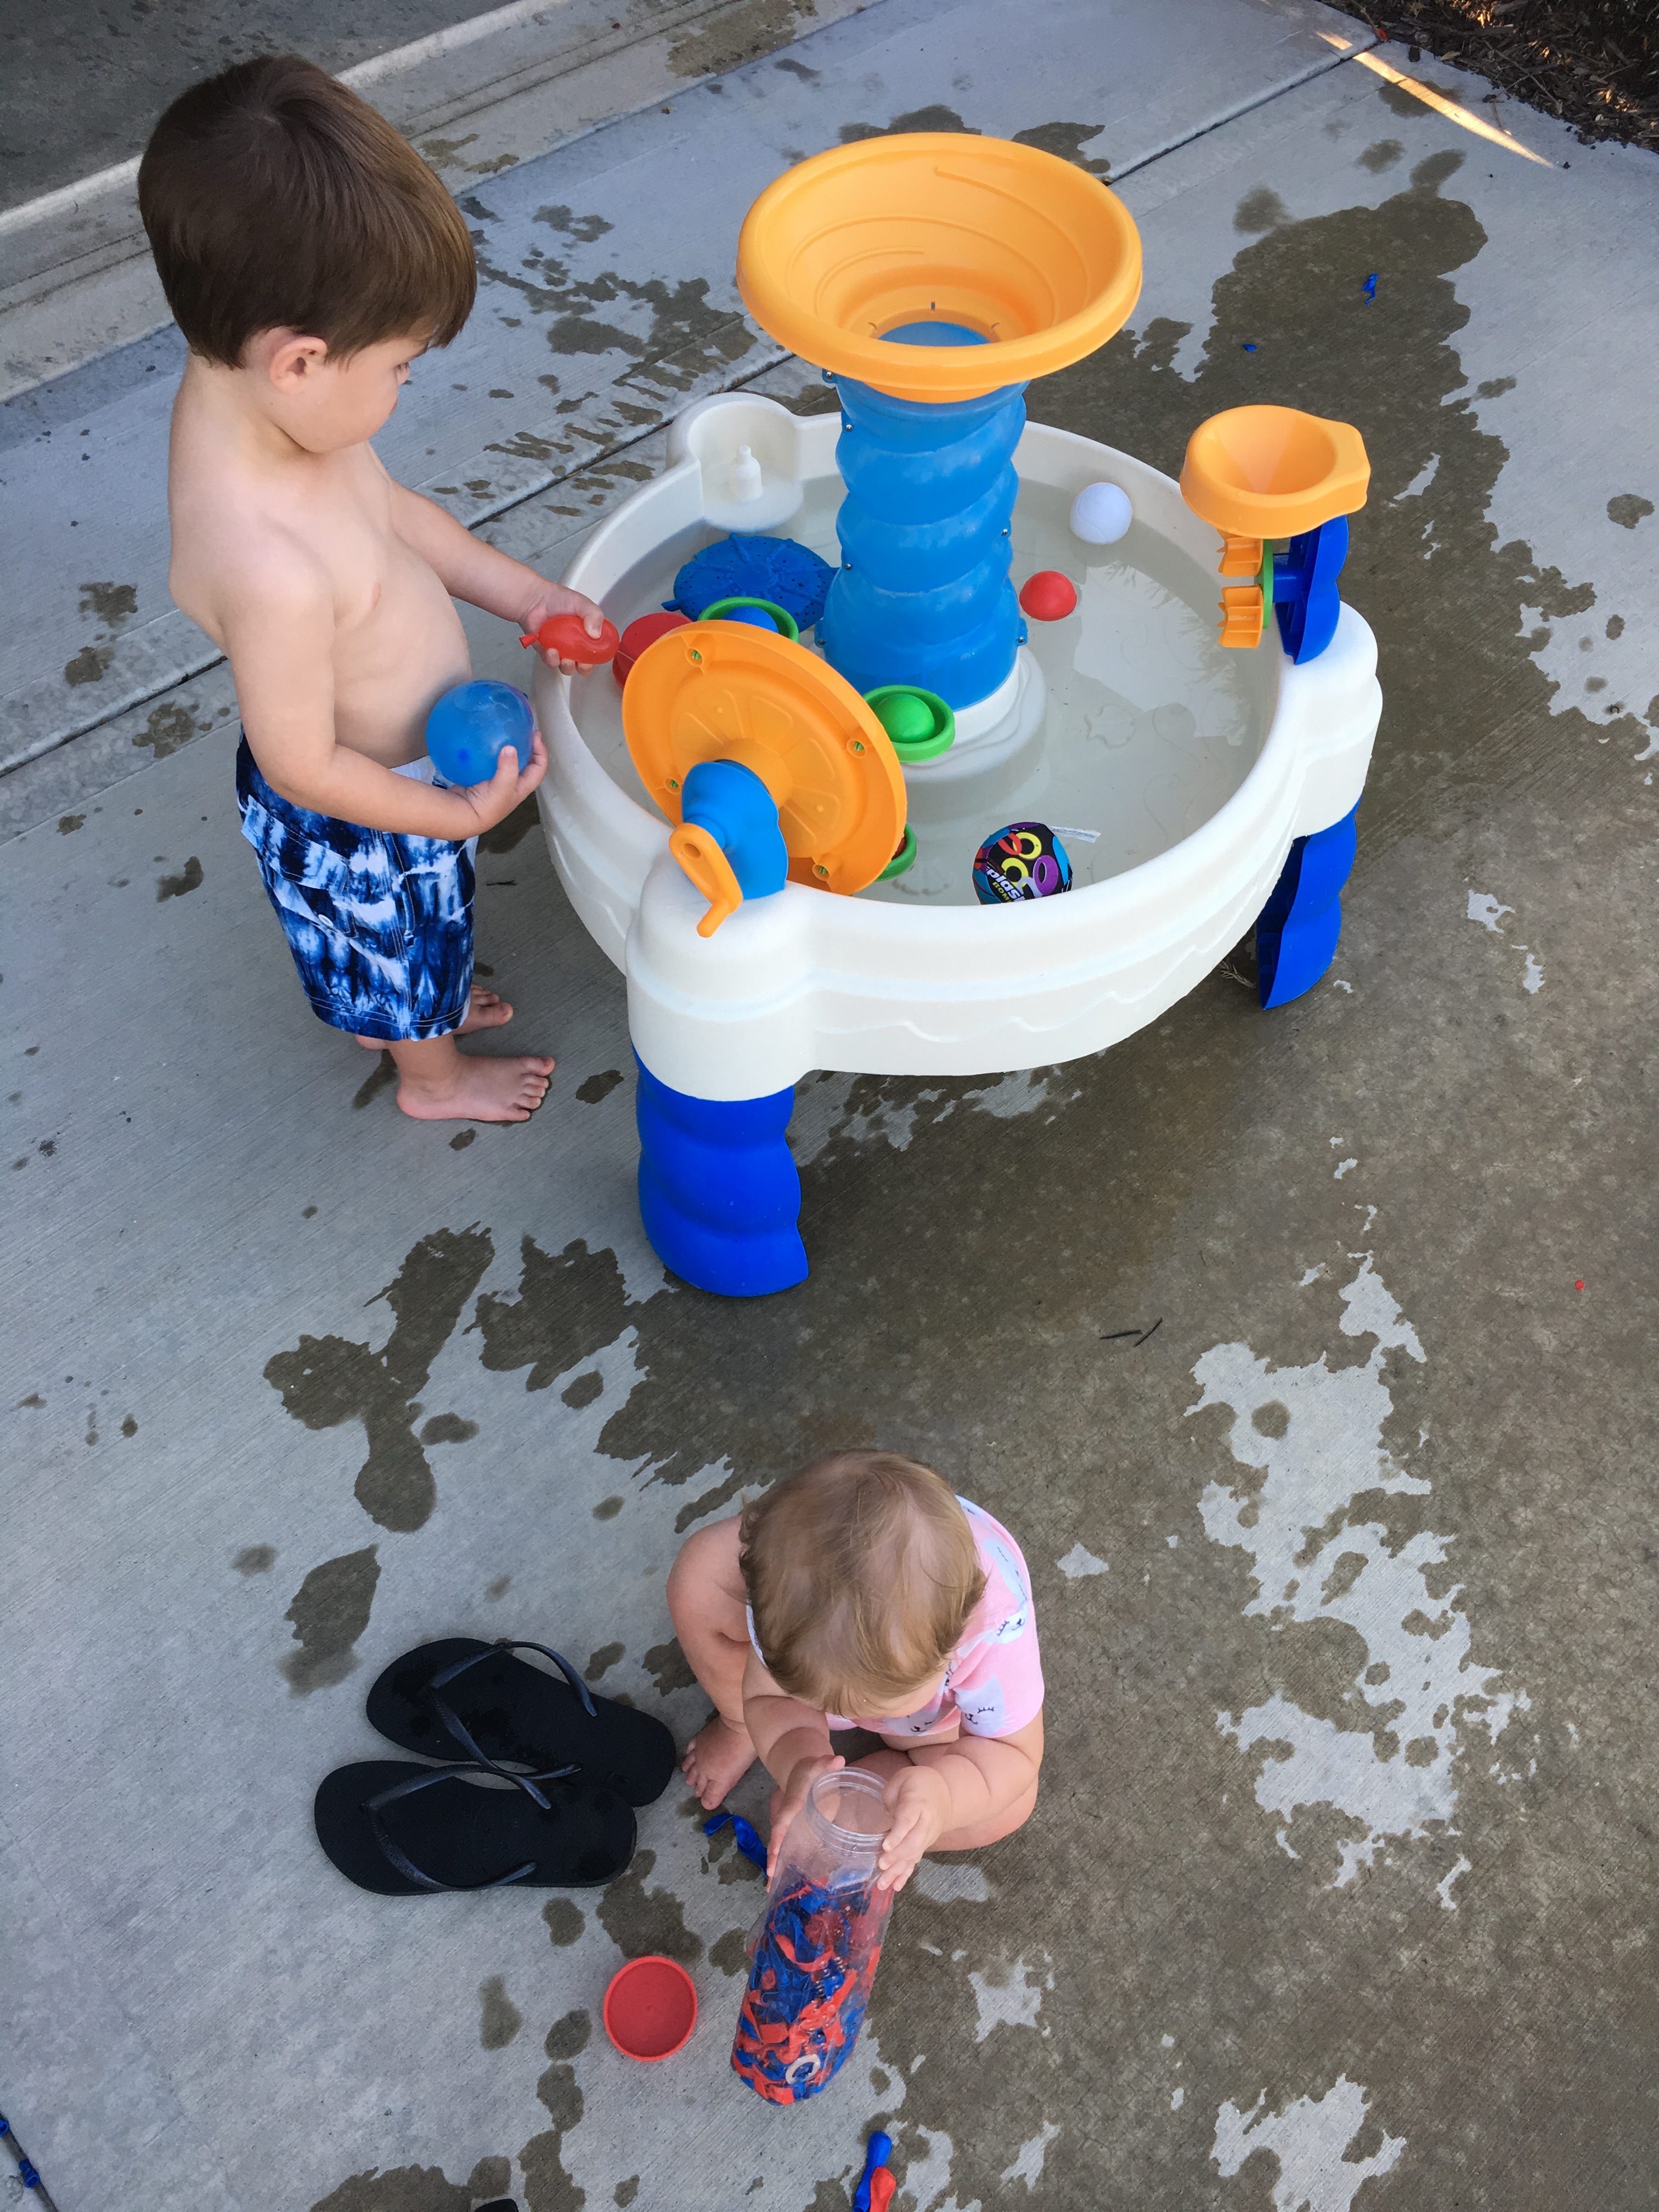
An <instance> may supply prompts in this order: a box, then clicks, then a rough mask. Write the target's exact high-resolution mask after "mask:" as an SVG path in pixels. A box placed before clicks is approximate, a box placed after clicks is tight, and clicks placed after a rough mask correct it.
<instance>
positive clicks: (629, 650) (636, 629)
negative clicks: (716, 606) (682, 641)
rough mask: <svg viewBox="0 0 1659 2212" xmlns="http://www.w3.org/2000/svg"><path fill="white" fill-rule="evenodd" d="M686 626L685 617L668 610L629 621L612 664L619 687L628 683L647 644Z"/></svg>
mask: <svg viewBox="0 0 1659 2212" xmlns="http://www.w3.org/2000/svg"><path fill="white" fill-rule="evenodd" d="M684 628H685V617H684V615H682V614H672V613H670V612H668V611H666V610H665V611H664V612H663V613H661V614H659V615H641V616H640V617H639V619H638V620H637V621H636V622H631V623H629V625H628V628H627V629H625V630H624V631H623V634H622V644H621V646H620V647H618V649H617V657H616V659H614V660H613V661H612V662H611V674H612V675H613V676H614V677H615V678H616V679H617V690H621V689H622V687H623V684H626V683H627V681H628V673H629V670H630V669H631V668H632V667H633V665H634V663H635V661H636V660H637V659H639V657H640V655H641V653H643V652H644V651H645V648H646V647H647V645H654V644H655V643H656V641H657V640H658V639H659V637H666V636H667V635H668V633H669V631H670V630H671V629H684Z"/></svg>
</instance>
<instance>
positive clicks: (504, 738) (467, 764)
mask: <svg viewBox="0 0 1659 2212" xmlns="http://www.w3.org/2000/svg"><path fill="white" fill-rule="evenodd" d="M535 726H536V717H535V715H534V714H533V713H532V710H531V705H530V702H529V700H528V699H526V696H525V695H524V693H523V692H522V691H520V690H518V688H517V687H516V686H515V685H513V684H496V683H493V682H490V681H489V680H487V679H483V678H481V679H480V680H479V681H478V682H477V683H474V684H457V685H456V687H455V689H454V690H453V691H446V692H445V694H444V696H443V697H442V698H441V699H440V700H439V702H438V703H437V705H436V706H435V708H433V709H432V712H431V713H430V714H428V716H427V718H426V749H427V750H428V753H430V755H431V756H432V762H433V765H434V767H435V768H436V769H437V771H438V773H439V775H441V776H442V778H443V780H444V781H445V782H446V783H453V784H460V785H467V784H473V783H488V782H489V779H490V777H491V776H492V775H495V763H496V761H497V759H498V758H499V757H500V755H501V747H502V746H503V745H511V746H512V747H513V750H514V751H515V752H516V753H517V755H518V757H519V766H520V769H524V768H527V767H528V766H529V764H530V733H531V732H532V730H533V729H534V728H535Z"/></svg>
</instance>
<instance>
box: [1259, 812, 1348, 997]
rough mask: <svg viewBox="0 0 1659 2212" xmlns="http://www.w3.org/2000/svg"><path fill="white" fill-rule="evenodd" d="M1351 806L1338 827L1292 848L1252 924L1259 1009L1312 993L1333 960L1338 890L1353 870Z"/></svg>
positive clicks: (1338, 913)
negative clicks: (1265, 902) (1307, 992)
mask: <svg viewBox="0 0 1659 2212" xmlns="http://www.w3.org/2000/svg"><path fill="white" fill-rule="evenodd" d="M1358 812H1359V807H1358V802H1356V803H1355V805H1353V807H1352V810H1351V811H1349V812H1348V813H1346V814H1345V815H1344V816H1343V817H1342V819H1341V820H1340V822H1335V823H1332V825H1331V827H1330V828H1329V829H1320V830H1317V831H1316V832H1315V834H1314V835H1313V836H1311V837H1298V838H1297V841H1296V842H1295V843H1294V844H1293V845H1292V846H1291V850H1290V855H1289V857H1288V859H1287V860H1285V866H1284V868H1283V870H1282V871H1281V872H1280V874H1279V881H1278V882H1277V883H1276V884H1274V885H1273V896H1272V897H1271V898H1269V900H1268V901H1267V905H1266V906H1264V907H1263V908H1262V909H1261V915H1260V916H1259V917H1258V919H1257V921H1256V925H1255V964H1256V990H1257V992H1258V994H1259V995H1260V997H1261V1003H1262V1005H1263V1006H1285V1005H1287V1004H1288V1003H1289V1002H1290V1000H1292V999H1299V998H1300V997H1301V996H1302V994H1303V993H1304V991H1311V990H1312V988H1313V987H1314V985H1315V984H1316V982H1317V981H1319V979H1320V977H1321V976H1322V975H1323V974H1324V973H1325V970H1326V969H1328V967H1329V966H1330V964H1331V963H1332V961H1333V960H1334V958H1335V957H1336V941H1337V939H1338V938H1339V937H1340V935H1341V933H1342V898H1341V892H1342V886H1343V884H1346V882H1347V880H1348V877H1349V874H1350V872H1352V867H1353V859H1354V851H1355V842H1356V836H1357V832H1356V827H1355V823H1356V817H1357V816H1358Z"/></svg>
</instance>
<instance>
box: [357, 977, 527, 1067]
mask: <svg viewBox="0 0 1659 2212" xmlns="http://www.w3.org/2000/svg"><path fill="white" fill-rule="evenodd" d="M512 1018H513V1006H512V1002H511V1001H510V1000H507V999H503V998H502V997H501V994H500V993H499V992H496V991H482V990H475V991H474V992H473V994H472V995H471V998H470V999H469V1000H467V1002H466V1016H465V1019H464V1020H463V1022H462V1024H461V1025H460V1027H459V1029H458V1030H456V1031H455V1035H456V1036H471V1034H472V1032H473V1030H498V1029H500V1027H501V1024H502V1023H503V1022H510V1021H511V1020H512ZM357 1042H358V1043H359V1044H361V1045H366V1046H367V1047H368V1050H369V1051H370V1052H384V1051H385V1050H386V1045H385V1043H384V1042H383V1041H382V1040H381V1039H380V1037H366V1036H360V1037H359V1038H358V1040H357Z"/></svg>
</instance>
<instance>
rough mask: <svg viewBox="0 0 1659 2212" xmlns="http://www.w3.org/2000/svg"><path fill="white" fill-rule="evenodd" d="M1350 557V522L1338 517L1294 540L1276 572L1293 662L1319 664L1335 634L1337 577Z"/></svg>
mask: <svg viewBox="0 0 1659 2212" xmlns="http://www.w3.org/2000/svg"><path fill="white" fill-rule="evenodd" d="M1347 557H1348V518H1347V516H1346V514H1339V515H1337V516H1336V517H1335V518H1334V520H1332V521H1330V522H1322V523H1321V524H1320V525H1319V526H1318V528H1317V529H1316V530H1307V531H1304V532H1303V533H1302V535H1301V536H1300V537H1299V538H1291V542H1290V544H1289V545H1288V546H1287V547H1286V548H1285V550H1284V552H1283V553H1281V554H1280V555H1279V556H1278V558H1277V561H1276V562H1275V564H1274V568H1273V605H1274V606H1275V607H1276V608H1277V610H1278V612H1279V635H1280V636H1281V637H1282V638H1283V639H1284V641H1285V652H1286V653H1289V654H1290V656H1291V659H1292V660H1296V661H1302V660H1316V659H1318V658H1319V655H1320V654H1321V653H1323V651H1324V650H1325V647H1327V646H1328V644H1329V643H1330V641H1331V640H1332V639H1333V638H1334V636H1335V635H1336V618H1337V617H1338V615H1339V614H1340V612H1341V611H1342V602H1341V599H1340V596H1339V594H1338V592H1337V583H1336V580H1337V578H1338V577H1339V576H1340V574H1342V564H1343V562H1345V561H1346V559H1347Z"/></svg>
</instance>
